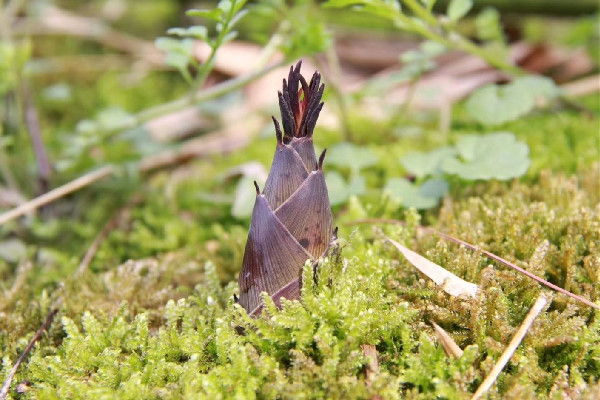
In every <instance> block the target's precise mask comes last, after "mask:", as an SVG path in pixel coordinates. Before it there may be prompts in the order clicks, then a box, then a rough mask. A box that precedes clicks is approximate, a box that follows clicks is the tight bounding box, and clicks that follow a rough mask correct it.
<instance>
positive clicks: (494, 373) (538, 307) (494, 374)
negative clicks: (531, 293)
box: [471, 293, 551, 400]
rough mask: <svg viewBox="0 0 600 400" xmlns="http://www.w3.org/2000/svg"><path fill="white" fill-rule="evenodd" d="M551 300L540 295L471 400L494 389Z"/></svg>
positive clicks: (475, 399)
mask: <svg viewBox="0 0 600 400" xmlns="http://www.w3.org/2000/svg"><path fill="white" fill-rule="evenodd" d="M550 300H551V299H550V298H549V297H547V296H546V295H544V294H543V293H542V294H540V296H539V297H538V299H537V300H536V302H535V304H534V305H533V307H531V309H530V310H529V312H528V313H527V316H526V317H525V319H524V320H523V323H522V324H521V326H520V327H519V329H518V330H517V333H516V334H515V336H513V338H512V340H511V341H510V343H509V344H508V347H507V348H506V350H504V353H502V355H501V356H500V358H499V359H498V362H497V363H496V365H494V368H492V370H491V371H490V374H489V375H488V376H487V377H486V378H485V379H484V381H483V382H482V383H481V385H480V386H479V387H478V388H477V391H476V392H475V394H473V397H471V400H477V399H479V398H481V396H483V394H484V393H485V392H487V391H488V390H489V389H490V388H491V387H492V385H493V384H494V382H496V379H498V375H500V372H502V369H504V367H505V366H506V364H507V363H508V361H509V360H510V358H511V357H512V355H513V354H514V352H515V350H517V347H518V346H519V344H520V343H521V341H522V340H523V338H524V337H525V335H526V334H527V331H528V330H529V328H530V327H531V324H533V321H534V320H535V318H536V317H537V316H538V315H539V313H540V312H542V310H543V309H544V308H545V307H546V305H547V304H548V302H549V301H550Z"/></svg>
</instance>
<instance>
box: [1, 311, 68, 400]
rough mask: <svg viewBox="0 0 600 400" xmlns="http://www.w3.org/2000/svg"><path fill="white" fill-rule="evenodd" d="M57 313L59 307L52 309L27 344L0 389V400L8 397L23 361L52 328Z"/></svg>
mask: <svg viewBox="0 0 600 400" xmlns="http://www.w3.org/2000/svg"><path fill="white" fill-rule="evenodd" d="M57 312H58V307H55V308H54V309H52V310H51V311H50V313H49V314H48V316H47V317H46V320H45V321H44V323H43V324H42V326H41V327H40V329H38V330H37V332H36V333H35V335H33V337H32V338H31V340H30V341H29V343H28V344H27V347H25V350H23V352H22V353H21V355H20V356H19V358H17V361H16V362H15V365H13V367H12V369H11V370H10V372H9V373H8V376H7V377H6V380H5V381H4V384H3V385H2V389H0V400H5V399H6V397H7V396H8V391H9V390H10V384H11V382H12V380H13V378H14V377H15V375H16V373H17V370H18V369H19V366H20V365H21V363H22V362H23V360H25V358H26V357H27V355H29V353H30V352H31V350H32V349H33V346H34V345H35V344H36V343H37V341H38V340H40V338H41V337H42V335H43V334H44V332H45V331H47V330H48V328H50V325H51V324H52V320H53V319H54V316H55V315H56V313H57Z"/></svg>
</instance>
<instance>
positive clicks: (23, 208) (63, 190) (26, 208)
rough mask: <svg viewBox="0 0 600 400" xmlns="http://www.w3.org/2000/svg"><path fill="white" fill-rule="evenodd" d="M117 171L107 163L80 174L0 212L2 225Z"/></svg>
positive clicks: (0, 223)
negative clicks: (46, 191) (94, 169)
mask: <svg viewBox="0 0 600 400" xmlns="http://www.w3.org/2000/svg"><path fill="white" fill-rule="evenodd" d="M115 171H116V169H115V167H113V166H112V165H106V166H104V167H102V168H100V169H98V170H96V171H93V172H90V173H87V174H85V175H83V176H80V177H79V178H77V179H75V180H73V181H71V182H69V183H66V184H64V185H62V186H59V187H57V188H56V189H53V190H51V191H49V192H48V193H45V194H43V195H41V196H39V197H36V198H35V199H32V200H30V201H28V202H26V203H23V204H21V205H20V206H18V207H16V208H13V209H12V210H9V211H7V212H5V213H4V214H0V225H3V224H5V223H7V222H8V221H11V220H13V219H15V218H18V217H20V216H22V215H25V214H27V213H28V212H30V211H33V210H36V209H37V208H39V207H41V206H43V205H46V204H48V203H51V202H53V201H54V200H56V199H59V198H61V197H64V196H66V195H68V194H70V193H73V192H75V191H76V190H79V189H81V188H83V187H85V186H88V185H90V184H92V183H94V182H96V181H97V180H100V179H103V178H106V177H107V176H109V175H112V174H113V173H114V172H115Z"/></svg>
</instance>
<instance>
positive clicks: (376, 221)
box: [348, 218, 600, 310]
mask: <svg viewBox="0 0 600 400" xmlns="http://www.w3.org/2000/svg"><path fill="white" fill-rule="evenodd" d="M369 223H371V224H395V225H405V223H404V222H403V221H399V220H397V219H380V218H365V219H360V220H356V221H351V222H349V223H348V225H353V224H369ZM416 229H420V230H422V231H425V232H429V233H433V234H435V235H438V236H440V237H441V238H442V239H445V240H448V241H450V242H454V243H457V244H459V245H462V246H465V247H466V248H468V249H471V250H473V251H476V252H479V253H481V254H483V255H485V256H487V257H489V258H491V259H492V260H494V261H497V262H498V263H500V264H503V265H506V266H507V267H509V268H512V269H514V270H515V271H517V272H520V273H521V274H523V275H525V276H527V277H528V278H531V279H533V280H534V281H537V282H539V283H541V284H542V285H544V286H547V287H549V288H550V289H553V290H556V291H557V292H559V293H562V294H564V295H567V296H569V297H571V298H573V299H575V300H578V301H580V302H582V303H584V304H586V305H588V306H590V307H593V308H595V309H598V310H600V306H599V305H598V304H595V303H592V302H591V301H590V300H588V299H586V298H583V297H581V296H578V295H576V294H575V293H571V292H569V291H568V290H565V289H563V288H561V287H560V286H556V285H555V284H553V283H550V282H548V281H547V280H545V279H542V278H540V277H539V276H537V275H535V274H532V273H531V272H529V271H527V270H524V269H523V268H521V267H519V266H517V265H515V264H513V263H511V262H510V261H507V260H505V259H504V258H502V257H500V256H497V255H495V254H494V253H490V252H489V251H486V250H483V249H480V248H478V247H477V246H475V245H472V244H470V243H467V242H465V241H463V240H460V239H458V238H455V237H453V236H450V235H447V234H445V233H443V232H440V231H437V230H435V229H432V228H428V227H426V226H420V225H419V226H417V227H416Z"/></svg>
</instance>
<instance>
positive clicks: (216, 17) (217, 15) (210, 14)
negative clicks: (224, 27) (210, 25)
mask: <svg viewBox="0 0 600 400" xmlns="http://www.w3.org/2000/svg"><path fill="white" fill-rule="evenodd" d="M221 14H222V11H221V10H220V9H219V8H214V9H212V10H188V11H187V12H186V15H189V16H190V17H200V18H205V19H210V20H212V21H220V20H221Z"/></svg>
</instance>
